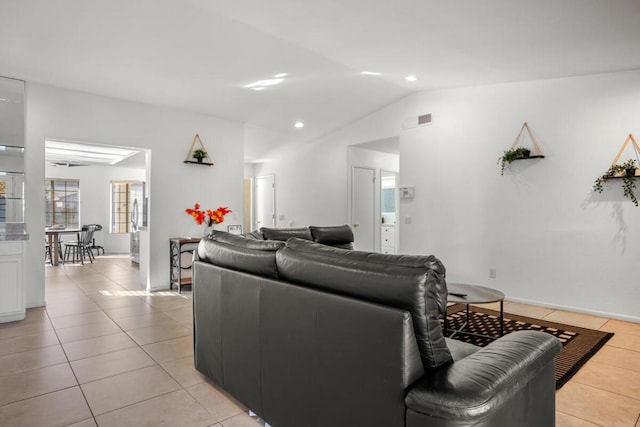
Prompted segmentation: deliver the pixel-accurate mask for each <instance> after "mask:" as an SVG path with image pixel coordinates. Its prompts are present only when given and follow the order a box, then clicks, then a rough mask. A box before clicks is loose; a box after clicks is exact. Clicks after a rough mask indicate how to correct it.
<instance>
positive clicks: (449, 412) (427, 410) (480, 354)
mask: <svg viewBox="0 0 640 427" xmlns="http://www.w3.org/2000/svg"><path fill="white" fill-rule="evenodd" d="M561 349H562V344H561V343H560V341H558V339H556V338H555V337H553V336H552V335H550V334H546V333H544V332H537V331H519V332H514V333H511V334H509V335H506V336H504V337H502V338H500V339H498V340H496V341H494V342H492V343H491V344H489V345H488V346H486V347H484V348H482V349H480V350H478V351H477V352H476V353H473V354H471V355H469V356H467V357H466V358H464V359H462V360H460V361H457V362H454V363H451V364H449V365H446V366H442V367H440V368H438V369H435V370H433V371H431V372H429V373H427V374H426V375H425V377H423V379H422V380H421V381H420V382H418V383H417V384H416V385H415V386H414V387H413V388H412V389H411V391H410V392H409V393H408V395H407V397H406V399H405V403H406V405H407V408H408V409H410V410H412V411H414V412H415V413H418V414H424V415H426V416H429V417H436V418H442V419H452V418H453V419H470V418H474V419H477V418H483V417H485V416H490V414H491V413H492V412H494V411H496V410H497V409H499V408H500V407H501V406H502V405H503V404H504V403H505V402H507V401H509V400H510V399H511V398H512V396H514V395H516V394H517V393H518V392H519V391H520V390H521V389H522V388H523V387H525V386H526V385H527V384H528V383H529V382H530V381H532V380H533V379H534V378H535V377H536V376H537V375H538V374H539V373H540V372H542V371H543V370H544V369H545V367H548V366H549V364H551V366H553V364H554V359H555V356H556V355H557V354H558V353H559V352H560V350H561ZM548 393H551V394H553V393H555V389H553V388H552V389H551V390H548Z"/></svg>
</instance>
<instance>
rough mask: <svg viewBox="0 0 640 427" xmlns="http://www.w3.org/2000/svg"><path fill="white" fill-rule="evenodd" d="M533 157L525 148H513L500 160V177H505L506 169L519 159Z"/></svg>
mask: <svg viewBox="0 0 640 427" xmlns="http://www.w3.org/2000/svg"><path fill="white" fill-rule="evenodd" d="M529 156H531V150H529V149H528V148H524V147H518V148H511V149H509V150H507V151H505V152H504V154H503V155H502V156H501V157H500V158H498V164H500V175H504V167H505V166H506V165H507V164H509V163H511V162H513V161H514V160H517V159H526V158H528V157H529Z"/></svg>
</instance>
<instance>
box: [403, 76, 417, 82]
mask: <svg viewBox="0 0 640 427" xmlns="http://www.w3.org/2000/svg"><path fill="white" fill-rule="evenodd" d="M404 79H405V80H406V81H408V82H415V81H416V80H418V78H417V77H416V76H414V75H413V74H410V75H408V76H407V77H405V78H404Z"/></svg>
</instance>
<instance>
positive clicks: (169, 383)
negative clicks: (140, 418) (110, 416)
mask: <svg viewBox="0 0 640 427" xmlns="http://www.w3.org/2000/svg"><path fill="white" fill-rule="evenodd" d="M81 387H82V390H83V391H84V394H85V397H86V399H87V401H88V402H89V406H90V407H91V410H92V412H93V414H94V415H96V416H97V415H100V414H104V413H106V412H109V411H113V410H115V409H119V408H122V407H124V406H128V405H132V404H134V403H138V402H142V401H144V400H147V399H150V398H152V397H156V396H160V395H162V394H166V393H169V392H171V391H174V390H177V389H179V388H180V385H179V384H178V383H177V382H175V381H174V380H173V378H171V377H170V376H169V374H167V373H166V372H164V371H163V370H162V369H161V368H160V367H158V366H151V367H148V368H143V369H139V370H137V371H132V372H127V373H124V374H120V375H116V376H113V377H108V378H104V379H101V380H98V381H93V382H90V383H87V384H83V385H82V386H81Z"/></svg>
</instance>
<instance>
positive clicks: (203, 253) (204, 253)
mask: <svg viewBox="0 0 640 427" xmlns="http://www.w3.org/2000/svg"><path fill="white" fill-rule="evenodd" d="M284 246H285V243H284V242H281V241H274V240H256V239H250V238H246V237H242V236H238V235H234V234H231V233H226V232H224V231H216V230H213V231H212V232H211V234H209V236H207V237H206V238H204V239H202V240H201V241H200V243H199V244H198V258H199V259H200V260H202V261H206V262H208V263H210V264H214V265H217V266H219V267H225V268H229V269H232V270H237V271H244V272H246V273H252V274H257V275H260V276H264V277H268V278H272V279H277V278H278V268H277V266H276V251H277V250H278V249H280V248H282V247H284Z"/></svg>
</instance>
